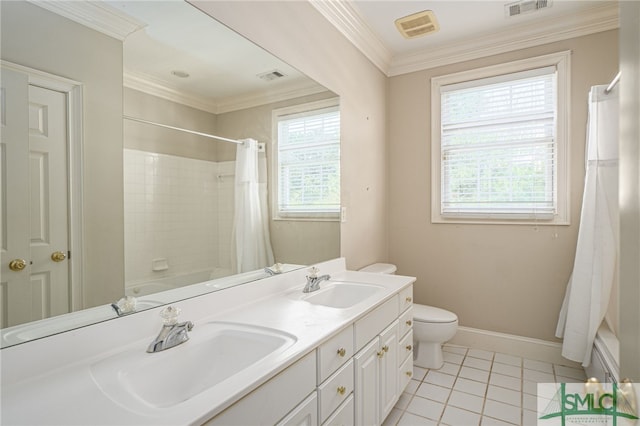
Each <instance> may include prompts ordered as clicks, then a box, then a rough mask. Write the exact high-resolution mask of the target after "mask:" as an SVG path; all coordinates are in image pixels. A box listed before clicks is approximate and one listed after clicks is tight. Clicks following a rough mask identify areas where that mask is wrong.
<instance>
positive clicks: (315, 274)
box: [308, 266, 320, 278]
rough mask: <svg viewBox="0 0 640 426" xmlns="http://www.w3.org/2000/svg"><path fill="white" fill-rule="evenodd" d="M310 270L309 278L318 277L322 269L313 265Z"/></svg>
mask: <svg viewBox="0 0 640 426" xmlns="http://www.w3.org/2000/svg"><path fill="white" fill-rule="evenodd" d="M308 271H309V278H318V272H320V269H318V268H316V267H315V266H313V267H311V268H309V269H308Z"/></svg>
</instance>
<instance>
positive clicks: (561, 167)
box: [431, 51, 571, 225]
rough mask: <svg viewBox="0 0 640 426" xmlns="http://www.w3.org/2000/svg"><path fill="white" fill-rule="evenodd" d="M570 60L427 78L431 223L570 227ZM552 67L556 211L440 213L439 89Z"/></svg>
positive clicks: (536, 60)
mask: <svg viewBox="0 0 640 426" xmlns="http://www.w3.org/2000/svg"><path fill="white" fill-rule="evenodd" d="M570 58H571V51H563V52H557V53H553V54H549V55H543V56H537V57H533V58H528V59H524V60H519V61H514V62H508V63H503V64H497V65H493V66H488V67H483V68H477V69H472V70H468V71H462V72H458V73H454V74H447V75H442V76H436V77H432V78H431V222H432V223H434V224H439V223H458V224H459V223H469V224H524V225H531V224H536V225H569V224H570V209H569V207H570V196H571V194H570V182H569V176H570V170H569V140H570V138H569V130H570V129H569V118H570V99H571V93H570V89H571V85H570V75H571V72H570V65H571V64H570ZM550 66H553V67H555V69H556V71H557V77H556V90H557V99H556V101H557V105H556V110H557V115H556V139H557V140H556V143H555V146H556V150H557V156H556V158H555V160H556V169H555V172H556V187H555V193H554V196H555V202H556V211H555V213H554V215H553V216H552V217H548V216H547V217H544V216H540V217H537V216H535V214H531V213H527V214H516V213H510V214H504V213H502V214H500V213H498V214H496V213H480V212H478V213H475V214H458V215H455V214H450V213H447V214H443V213H442V202H441V201H442V178H441V170H442V150H441V124H442V120H441V87H443V86H449V85H453V84H462V83H467V82H471V81H473V80H481V79H488V78H492V77H499V76H504V75H507V74H515V73H520V72H524V71H529V70H533V69H538V68H546V67H550Z"/></svg>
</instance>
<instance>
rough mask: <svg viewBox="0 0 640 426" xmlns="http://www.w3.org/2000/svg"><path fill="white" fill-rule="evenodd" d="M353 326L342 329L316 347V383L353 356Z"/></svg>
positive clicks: (320, 381) (322, 380)
mask: <svg viewBox="0 0 640 426" xmlns="http://www.w3.org/2000/svg"><path fill="white" fill-rule="evenodd" d="M353 353H354V352H353V326H352V325H350V326H349V327H347V328H345V329H344V330H342V331H341V332H340V333H338V334H337V335H335V336H334V337H332V338H331V339H330V340H329V341H327V342H325V343H323V344H322V345H321V346H320V347H319V348H318V384H320V383H322V382H324V381H325V379H326V378H327V377H329V376H330V375H331V374H333V372H334V371H336V370H337V369H338V368H339V367H340V366H341V365H343V364H344V363H345V362H347V361H348V360H349V359H351V357H352V356H353Z"/></svg>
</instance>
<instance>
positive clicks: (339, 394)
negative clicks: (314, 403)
mask: <svg viewBox="0 0 640 426" xmlns="http://www.w3.org/2000/svg"><path fill="white" fill-rule="evenodd" d="M351 393H353V360H351V359H350V360H349V362H348V363H346V364H345V365H344V366H342V368H340V369H339V370H338V371H336V373H335V374H334V375H333V376H331V377H329V378H328V379H327V380H326V381H325V382H324V383H322V384H321V385H320V386H319V387H318V398H319V410H318V412H319V413H320V423H322V422H324V421H325V420H326V419H327V418H328V417H329V416H330V415H331V413H333V412H334V411H335V410H336V408H338V406H339V405H340V404H342V402H344V401H346V400H347V398H348V397H349V395H350V394H351Z"/></svg>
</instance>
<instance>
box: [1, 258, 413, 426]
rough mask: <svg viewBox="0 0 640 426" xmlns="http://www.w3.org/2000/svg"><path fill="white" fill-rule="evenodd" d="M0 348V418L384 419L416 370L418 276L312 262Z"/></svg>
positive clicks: (138, 421) (157, 421) (153, 421)
mask: <svg viewBox="0 0 640 426" xmlns="http://www.w3.org/2000/svg"><path fill="white" fill-rule="evenodd" d="M316 266H317V267H318V269H319V270H320V273H322V274H329V275H330V276H331V278H330V279H329V280H328V281H323V282H322V283H321V284H320V289H319V290H317V291H314V292H311V293H303V292H302V289H303V287H304V286H305V281H306V278H305V275H306V274H307V271H306V270H304V269H303V270H300V271H293V272H290V273H287V274H282V275H277V276H274V277H270V278H267V279H264V280H261V281H257V282H253V283H249V284H246V285H242V286H238V287H234V288H230V289H226V290H224V291H221V292H215V293H211V294H206V295H202V296H198V297H195V298H192V299H188V300H184V301H181V302H177V303H175V304H174V306H175V307H178V308H180V309H181V311H182V313H181V317H180V321H191V322H193V323H194V325H195V326H194V328H193V330H192V331H190V332H189V340H188V341H187V342H185V343H182V344H180V345H178V346H175V347H173V348H170V349H167V350H163V351H161V352H158V353H147V352H146V348H147V346H148V345H149V343H150V342H151V341H152V340H153V339H154V337H155V336H156V335H157V334H158V331H159V329H160V327H161V325H162V321H161V318H160V317H159V315H158V314H159V312H160V310H161V308H155V309H151V310H149V311H145V312H140V313H137V314H135V315H131V316H128V317H123V318H119V319H118V320H116V321H107V322H104V323H100V324H95V325H92V326H88V327H84V328H81V329H78V330H74V331H69V332H66V333H62V334H59V335H55V336H51V337H47V338H43V339H40V340H35V341H32V342H28V343H24V344H21V345H17V346H13V347H9V348H6V349H3V350H2V351H0V356H1V361H2V401H1V402H2V407H1V408H2V411H1V413H2V414H1V418H0V420H1V423H2V424H11V425H19V424H45V423H46V424H65V425H70V424H83V425H89V424H91V425H94V424H109V425H120V424H122V425H124V424H131V425H134V424H135V425H144V424H148V425H162V424H166V425H179V424H185V425H187V424H193V425H197V424H210V425H229V424H237V425H249V424H279V425H299V424H312V425H313V424H316V425H321V424H366V425H370V424H380V423H382V421H383V420H384V419H385V417H386V416H387V415H388V413H389V412H390V411H391V408H392V407H393V406H394V405H395V403H396V402H397V400H398V397H399V395H400V394H401V393H402V390H403V389H404V388H405V386H406V385H407V384H408V383H409V380H410V379H411V374H412V364H413V362H412V361H413V357H412V337H411V336H412V317H411V305H412V298H413V295H412V289H413V287H412V284H413V282H414V281H415V278H412V277H404V276H397V275H382V274H373V273H366V272H353V271H347V270H346V267H345V262H344V259H336V260H332V261H329V262H324V263H321V264H318V265H316Z"/></svg>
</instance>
